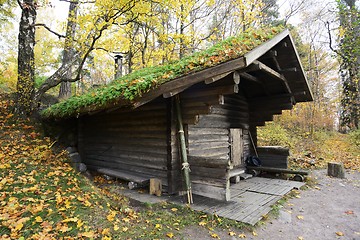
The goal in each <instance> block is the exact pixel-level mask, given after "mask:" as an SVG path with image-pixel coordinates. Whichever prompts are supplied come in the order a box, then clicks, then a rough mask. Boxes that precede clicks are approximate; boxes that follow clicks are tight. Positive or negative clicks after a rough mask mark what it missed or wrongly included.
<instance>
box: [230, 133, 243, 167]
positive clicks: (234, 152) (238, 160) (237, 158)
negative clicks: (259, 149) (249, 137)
mask: <svg viewBox="0 0 360 240" xmlns="http://www.w3.org/2000/svg"><path fill="white" fill-rule="evenodd" d="M242 136H243V133H242V129H240V128H230V146H231V147H230V156H231V159H230V160H231V163H232V164H233V166H235V167H236V166H241V165H242V163H243V152H244V151H243V150H244V143H243V137H242Z"/></svg>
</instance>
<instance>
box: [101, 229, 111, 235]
mask: <svg viewBox="0 0 360 240" xmlns="http://www.w3.org/2000/svg"><path fill="white" fill-rule="evenodd" d="M101 234H102V235H109V234H110V228H105V229H104V230H102V232H101Z"/></svg>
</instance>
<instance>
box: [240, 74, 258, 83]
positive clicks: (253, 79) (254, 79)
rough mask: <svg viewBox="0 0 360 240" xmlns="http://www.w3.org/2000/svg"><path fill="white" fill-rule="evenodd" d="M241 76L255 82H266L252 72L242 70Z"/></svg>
mask: <svg viewBox="0 0 360 240" xmlns="http://www.w3.org/2000/svg"><path fill="white" fill-rule="evenodd" d="M240 76H241V77H243V78H244V79H246V80H250V81H252V82H255V83H257V84H260V85H263V84H264V83H263V82H262V81H261V80H260V79H259V78H257V77H255V76H253V75H251V74H250V73H247V72H242V73H240Z"/></svg>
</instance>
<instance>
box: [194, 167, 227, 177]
mask: <svg viewBox="0 0 360 240" xmlns="http://www.w3.org/2000/svg"><path fill="white" fill-rule="evenodd" d="M190 169H191V176H202V177H206V178H208V179H209V178H211V179H213V180H214V181H218V180H219V179H225V177H226V167H223V168H211V167H206V166H195V165H191V164H190ZM191 176H190V177H191Z"/></svg>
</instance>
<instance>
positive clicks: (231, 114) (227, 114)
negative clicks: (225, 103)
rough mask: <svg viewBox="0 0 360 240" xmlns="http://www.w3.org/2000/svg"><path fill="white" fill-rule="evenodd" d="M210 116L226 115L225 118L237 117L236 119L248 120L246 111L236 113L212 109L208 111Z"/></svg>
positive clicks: (218, 108)
mask: <svg viewBox="0 0 360 240" xmlns="http://www.w3.org/2000/svg"><path fill="white" fill-rule="evenodd" d="M210 113H211V114H216V115H226V116H238V117H244V118H248V117H249V113H248V112H247V111H236V110H229V109H225V108H222V107H212V108H211V109H210Z"/></svg>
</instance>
